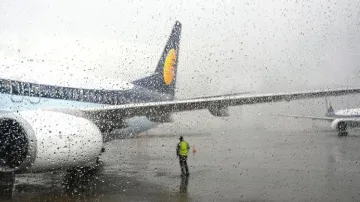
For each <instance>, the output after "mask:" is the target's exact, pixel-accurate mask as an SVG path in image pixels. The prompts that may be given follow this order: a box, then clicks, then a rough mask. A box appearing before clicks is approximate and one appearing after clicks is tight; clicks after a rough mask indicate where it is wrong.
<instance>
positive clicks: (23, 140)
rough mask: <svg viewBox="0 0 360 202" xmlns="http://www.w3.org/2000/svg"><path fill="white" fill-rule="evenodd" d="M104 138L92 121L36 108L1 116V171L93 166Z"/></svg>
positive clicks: (34, 170)
mask: <svg viewBox="0 0 360 202" xmlns="http://www.w3.org/2000/svg"><path fill="white" fill-rule="evenodd" d="M102 145H103V138H102V134H101V132H100V130H99V129H98V127H97V126H96V125H95V124H94V123H92V122H91V121H89V120H87V119H85V118H82V117H76V116H72V115H69V114H64V113H61V112H54V111H46V110H34V111H20V112H11V113H5V114H1V115H0V172H15V173H18V172H38V171H48V170H58V169H65V168H71V167H76V166H84V165H91V164H92V163H95V162H96V159H97V157H98V156H99V154H100V152H101V148H102Z"/></svg>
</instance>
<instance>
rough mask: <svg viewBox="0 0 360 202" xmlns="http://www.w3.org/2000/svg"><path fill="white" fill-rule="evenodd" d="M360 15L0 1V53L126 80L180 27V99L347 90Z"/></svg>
mask: <svg viewBox="0 0 360 202" xmlns="http://www.w3.org/2000/svg"><path fill="white" fill-rule="evenodd" d="M359 13H360V2H359V1H357V0H353V1H350V0H349V1H335V0H334V1H316V3H315V1H285V0H277V1H211V2H208V3H206V2H205V1H200V0H195V1H162V0H159V1H103V0H101V1H100V0H98V1H96V0H86V1H83V0H81V1H70V0H62V1H49V0H40V1H28V0H18V1H1V3H0V53H2V52H3V53H4V55H11V54H12V53H13V51H11V50H12V49H13V50H17V49H20V50H21V51H20V55H21V56H22V57H27V58H36V59H40V60H42V59H44V60H45V62H46V63H50V64H57V65H63V66H64V69H66V71H75V70H76V71H80V72H82V71H85V72H87V73H90V74H95V75H103V76H105V77H112V78H119V79H130V80H132V79H135V78H139V77H142V76H144V75H145V74H150V73H151V72H152V71H153V70H154V68H155V65H156V63H157V60H158V59H159V57H160V53H161V51H162V49H163V47H164V45H165V42H166V40H167V37H168V35H169V34H170V30H171V28H172V26H173V24H174V21H175V20H179V21H181V22H182V24H183V32H182V39H181V45H180V46H181V49H180V63H179V71H178V84H177V86H178V90H179V91H178V96H180V97H193V96H196V95H198V96H200V95H210V94H220V93H229V92H240V91H245V90H255V91H272V92H274V91H281V90H287V91H289V90H304V89H307V88H311V89H314V88H324V87H326V86H330V87H331V86H337V87H339V86H349V85H352V86H354V84H355V82H356V81H357V80H358V79H357V78H358V75H357V74H358V73H359V62H360V59H359V58H360V57H359V55H360V34H359V33H360V32H359V29H360V14H359ZM15 52H16V51H15ZM2 57H3V56H2ZM67 67H68V68H67ZM358 84H360V82H358ZM209 89H211V90H209Z"/></svg>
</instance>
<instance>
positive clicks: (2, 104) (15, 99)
mask: <svg viewBox="0 0 360 202" xmlns="http://www.w3.org/2000/svg"><path fill="white" fill-rule="evenodd" d="M172 99H173V96H172V95H169V94H162V93H159V92H156V91H153V90H148V89H146V88H143V87H140V86H136V85H134V87H133V88H132V89H128V90H98V89H83V88H70V87H62V86H54V85H43V84H35V83H29V82H20V81H15V80H6V79H0V109H1V110H10V111H13V110H24V109H37V108H47V107H51V108H57V107H61V108H63V107H67V108H68V107H69V108H77V107H82V108H83V107H97V106H104V105H120V104H128V103H140V102H155V101H164V100H172Z"/></svg>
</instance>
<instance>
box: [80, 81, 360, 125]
mask: <svg viewBox="0 0 360 202" xmlns="http://www.w3.org/2000/svg"><path fill="white" fill-rule="evenodd" d="M356 93H360V89H359V88H352V89H337V90H319V91H307V92H292V93H274V94H253V95H248V94H246V95H245V94H240V95H227V96H216V97H209V98H195V99H184V100H173V101H161V102H148V103H134V104H124V105H114V106H104V107H94V108H92V107H90V108H84V109H80V110H81V111H83V112H85V113H86V114H88V115H92V116H99V115H100V116H101V117H105V118H111V117H113V116H114V115H115V116H121V117H131V116H144V115H151V116H153V115H160V116H161V115H166V114H169V113H172V112H181V111H189V110H200V109H208V110H209V111H210V112H211V113H212V114H213V115H215V116H227V115H228V114H227V108H228V107H229V106H239V105H251V104H260V103H271V102H281V101H291V100H299V99H307V98H318V97H326V96H340V95H348V94H356Z"/></svg>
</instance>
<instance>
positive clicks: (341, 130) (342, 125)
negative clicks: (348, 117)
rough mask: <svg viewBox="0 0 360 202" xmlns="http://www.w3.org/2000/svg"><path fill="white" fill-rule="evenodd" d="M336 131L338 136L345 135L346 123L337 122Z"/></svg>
mask: <svg viewBox="0 0 360 202" xmlns="http://www.w3.org/2000/svg"><path fill="white" fill-rule="evenodd" d="M337 128H338V131H339V136H347V132H346V129H347V125H346V123H345V122H339V123H338V125H337Z"/></svg>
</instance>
